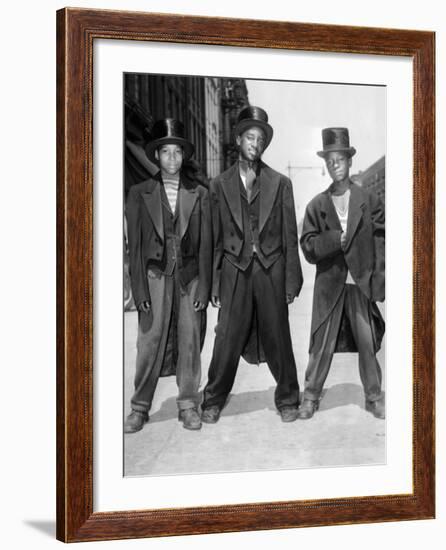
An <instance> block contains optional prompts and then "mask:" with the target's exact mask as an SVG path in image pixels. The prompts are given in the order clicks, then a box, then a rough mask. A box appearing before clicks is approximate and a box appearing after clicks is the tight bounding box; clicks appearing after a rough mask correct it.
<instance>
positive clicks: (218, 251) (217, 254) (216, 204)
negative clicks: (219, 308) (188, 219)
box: [210, 180, 223, 297]
mask: <svg viewBox="0 0 446 550" xmlns="http://www.w3.org/2000/svg"><path fill="white" fill-rule="evenodd" d="M210 202H211V217H212V247H213V254H212V256H213V259H212V291H211V294H212V296H217V297H220V278H221V264H222V261H223V233H222V226H221V217H220V193H219V184H218V180H213V181H211V184H210Z"/></svg>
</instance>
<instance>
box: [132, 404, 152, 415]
mask: <svg viewBox="0 0 446 550" xmlns="http://www.w3.org/2000/svg"><path fill="white" fill-rule="evenodd" d="M130 406H131V407H132V411H136V412H141V413H148V412H149V407H148V406H146V405H140V404H137V403H131V404H130Z"/></svg>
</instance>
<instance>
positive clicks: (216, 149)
mask: <svg viewBox="0 0 446 550" xmlns="http://www.w3.org/2000/svg"><path fill="white" fill-rule="evenodd" d="M124 92H125V103H126V110H128V108H130V110H132V112H133V115H134V117H137V116H138V114H139V115H140V116H141V124H140V126H141V127H142V129H141V135H140V136H139V138H140V139H137V141H140V142H141V143H142V142H144V140H145V141H147V139H148V136H149V132H150V128H151V127H152V125H153V123H154V122H155V121H156V120H158V119H161V118H167V117H170V118H177V119H179V120H181V121H182V122H183V124H184V126H185V131H186V136H187V138H188V139H190V141H192V143H193V144H194V145H195V154H194V157H193V158H194V159H195V161H196V162H198V164H199V166H200V169H201V171H202V173H203V174H204V175H205V176H206V178H208V179H210V178H213V177H215V176H217V175H218V174H219V173H221V172H222V171H223V170H224V169H225V168H227V167H228V166H229V165H230V164H232V162H234V160H235V158H236V156H237V155H236V150H235V144H234V137H233V128H234V125H235V122H236V119H237V115H238V113H239V112H240V110H241V109H242V108H243V107H245V106H246V105H249V101H248V90H247V87H246V83H245V81H244V80H243V79H228V78H211V77H195V76H170V75H149V74H126V75H125V77H124ZM133 126H135V124H134V121H133ZM128 130H129V129H128V119H127V116H126V136H127V134H128ZM134 139H135V136H134V135H133V136H132V140H134ZM132 183H134V182H133V181H132ZM126 188H128V185H127V184H126Z"/></svg>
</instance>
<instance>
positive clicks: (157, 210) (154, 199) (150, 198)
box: [142, 179, 164, 241]
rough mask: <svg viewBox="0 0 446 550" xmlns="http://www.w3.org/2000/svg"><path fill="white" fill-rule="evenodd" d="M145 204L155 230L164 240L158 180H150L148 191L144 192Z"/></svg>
mask: <svg viewBox="0 0 446 550" xmlns="http://www.w3.org/2000/svg"><path fill="white" fill-rule="evenodd" d="M142 198H143V200H144V204H145V205H146V208H147V211H148V213H149V216H150V218H151V219H152V223H153V226H154V228H155V231H156V232H157V233H158V236H159V238H160V239H161V241H164V227H163V214H162V210H161V209H162V205H161V191H160V183H159V181H156V180H153V179H151V180H148V182H147V187H146V191H145V192H143V193H142Z"/></svg>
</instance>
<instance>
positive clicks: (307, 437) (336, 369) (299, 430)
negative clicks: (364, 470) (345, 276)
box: [124, 286, 386, 476]
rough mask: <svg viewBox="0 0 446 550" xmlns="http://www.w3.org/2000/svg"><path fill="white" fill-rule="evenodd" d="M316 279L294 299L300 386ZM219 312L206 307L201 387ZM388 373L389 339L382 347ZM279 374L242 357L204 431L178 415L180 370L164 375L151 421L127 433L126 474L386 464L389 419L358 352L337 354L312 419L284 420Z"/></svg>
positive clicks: (131, 322) (133, 317) (130, 346)
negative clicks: (368, 386)
mask: <svg viewBox="0 0 446 550" xmlns="http://www.w3.org/2000/svg"><path fill="white" fill-rule="evenodd" d="M312 292H313V287H312V286H304V288H303V289H302V292H301V295H300V296H299V298H298V299H297V300H296V301H295V302H294V304H293V305H292V306H291V307H290V326H291V333H292V339H293V349H294V354H295V358H296V363H297V369H298V380H299V384H300V387H301V391H302V389H303V385H304V373H305V367H306V363H307V359H308V342H309V327H310V316H311V301H312ZM216 320H217V312H216V310H215V309H213V308H212V307H209V308H208V327H207V335H206V341H205V345H204V348H203V352H202V380H201V388H203V387H204V385H205V384H206V380H207V369H208V367H209V363H210V359H211V355H212V346H213V340H214V338H213V335H214V328H215V324H216ZM136 330H137V314H136V313H135V312H127V313H125V369H124V385H125V388H124V390H125V391H124V399H125V401H124V408H125V415H127V414H128V413H129V411H130V398H131V395H132V391H133V376H134V368H135V356H136ZM378 360H379V362H380V364H381V367H382V368H383V374H384V378H385V344H384V343H383V347H382V349H381V350H380V352H379V354H378ZM274 387H275V384H274V379H273V377H272V375H271V373H270V371H269V369H268V367H267V365H266V364H261V365H260V366H256V365H248V364H247V363H246V362H245V361H243V360H241V361H240V364H239V368H238V371H237V376H236V379H235V383H234V387H233V391H232V393H231V395H230V397H229V399H228V403H227V405H226V407H225V408H224V410H223V412H222V416H221V418H220V421H219V422H218V423H217V424H213V425H207V424H203V427H202V429H201V430H200V431H190V430H185V429H184V428H183V427H182V424H181V423H180V422H178V420H177V417H178V412H177V406H176V395H177V388H176V382H175V377H172V376H171V377H168V378H161V379H160V381H159V383H158V387H157V390H156V392H155V398H154V402H153V406H152V409H151V411H150V422H149V423H148V424H146V425H145V427H144V428H143V430H141V431H140V432H137V433H135V434H126V435H125V436H124V464H125V475H126V476H144V475H168V474H186V473H205V472H234V471H254V470H279V469H296V468H311V467H329V466H343V465H345V466H353V465H362V464H383V463H385V460H386V455H385V427H386V423H385V421H383V420H378V419H376V418H374V417H373V416H372V415H371V414H370V413H368V412H366V411H365V409H364V394H363V391H362V386H361V382H360V379H359V372H358V358H357V354H351V353H348V354H346V353H343V354H335V356H334V359H333V363H332V367H331V370H330V373H329V375H328V378H327V382H326V386H325V390H324V395H323V398H322V401H321V404H320V409H319V411H318V412H317V413H316V414H315V415H314V417H313V418H312V419H311V420H305V421H303V420H297V421H296V422H292V423H289V424H287V423H283V422H282V421H281V419H280V416H279V415H278V413H277V411H276V409H275V407H274V399H273V396H274Z"/></svg>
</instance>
